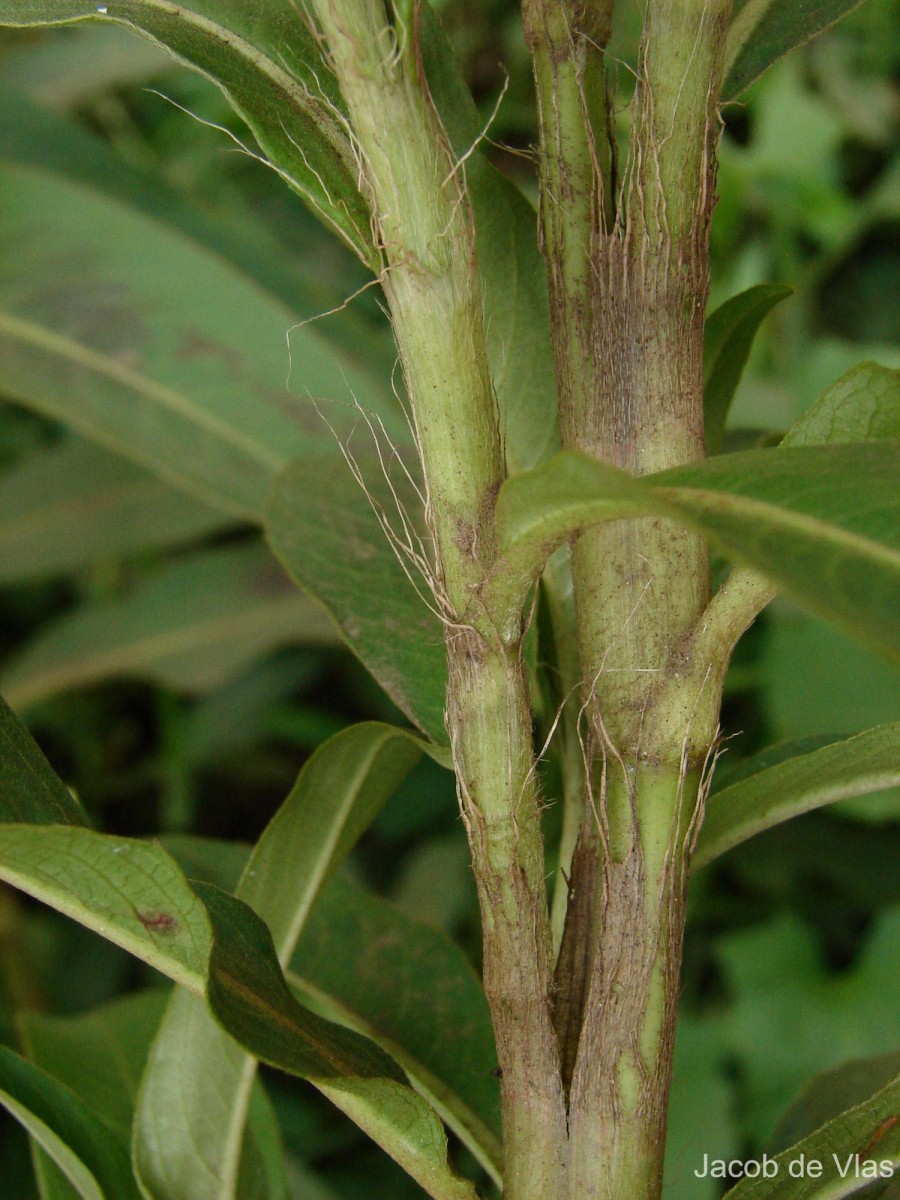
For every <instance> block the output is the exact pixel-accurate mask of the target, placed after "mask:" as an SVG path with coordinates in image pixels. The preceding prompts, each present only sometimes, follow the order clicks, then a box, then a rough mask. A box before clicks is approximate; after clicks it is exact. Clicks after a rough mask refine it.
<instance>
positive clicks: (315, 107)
mask: <svg viewBox="0 0 900 1200" xmlns="http://www.w3.org/2000/svg"><path fill="white" fill-rule="evenodd" d="M82 20H94V21H119V22H121V23H122V24H124V25H126V26H128V27H130V28H132V29H135V30H137V31H139V32H140V33H143V34H145V35H146V36H148V37H150V38H151V39H152V40H153V41H154V42H156V43H157V44H158V45H160V46H163V47H165V48H166V49H168V50H169V51H171V53H172V54H174V55H175V56H176V57H178V58H179V59H181V60H182V61H184V62H187V63H190V64H191V65H192V66H194V67H196V68H197V69H198V70H199V71H201V72H202V73H203V74H204V75H206V76H207V78H209V79H212V81H213V82H214V83H216V84H217V85H218V86H219V87H220V88H221V89H222V91H223V92H224V93H225V95H226V96H227V97H228V99H229V100H230V102H231V104H232V105H233V106H234V108H235V109H236V111H237V112H238V113H240V115H241V116H242V117H243V118H244V120H245V121H246V122H247V124H248V126H249V127H250V129H251V130H252V131H253V134H254V136H255V138H256V140H257V142H258V143H259V145H260V147H261V148H262V150H263V152H264V154H265V155H266V156H267V158H268V159H269V161H270V162H271V163H272V165H273V166H274V167H275V169H276V170H277V171H278V173H279V174H280V175H281V177H282V178H283V179H284V180H285V182H287V183H288V184H289V185H290V186H291V187H292V188H294V190H295V191H296V192H298V193H299V195H301V196H302V197H303V199H304V200H305V201H306V202H307V203H308V204H309V206H310V208H312V210H313V211H314V212H316V213H318V215H319V216H320V217H321V218H322V220H323V221H325V223H326V224H328V225H329V226H331V227H332V228H333V229H334V230H336V231H337V232H339V233H340V234H341V235H342V236H343V237H344V238H345V239H346V241H347V242H348V243H349V244H350V245H351V246H352V247H353V249H354V250H356V252H357V253H358V254H359V255H360V256H361V257H362V258H363V259H364V261H371V260H372V257H373V254H372V250H371V247H370V233H369V218H368V211H367V208H366V205H365V203H364V202H363V200H362V197H361V196H360V194H359V190H358V189H357V186H356V177H357V170H356V163H355V160H354V156H353V151H352V148H351V145H350V140H349V138H348V136H347V132H346V127H345V124H344V121H343V119H342V115H341V113H340V110H339V102H338V91H337V85H336V83H335V81H334V78H333V76H332V73H331V71H330V69H329V67H328V65H327V63H326V62H325V60H324V58H323V56H322V53H321V51H320V49H319V45H318V43H317V41H316V39H315V37H314V36H313V33H312V31H311V29H310V28H309V26H308V25H307V22H306V20H305V19H304V17H303V14H302V13H301V12H299V11H298V10H297V8H296V7H295V6H294V5H293V4H291V3H290V0H274V2H269V3H267V4H266V5H265V6H264V7H262V8H258V9H257V8H254V9H250V8H248V7H247V5H246V4H244V3H242V2H241V0H193V2H192V3H190V4H181V5H178V6H170V5H161V4H158V3H154V2H153V0H118V3H114V4H111V5H98V4H96V3H94V0H3V3H0V24H6V25H15V26H33V25H62V24H68V23H71V22H73V21H82Z"/></svg>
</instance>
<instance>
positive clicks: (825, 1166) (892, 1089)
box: [727, 1075, 900, 1200]
mask: <svg viewBox="0 0 900 1200" xmlns="http://www.w3.org/2000/svg"><path fill="white" fill-rule="evenodd" d="M898 1112H900V1075H898V1076H897V1077H896V1078H894V1079H893V1080H892V1081H891V1082H890V1083H889V1084H888V1085H887V1086H886V1087H883V1088H882V1089H881V1090H880V1091H878V1092H875V1094H874V1095H871V1096H870V1097H869V1098H868V1099H866V1100H864V1101H863V1102H862V1103H860V1104H857V1105H855V1106H854V1107H853V1108H850V1109H847V1111H846V1112H843V1113H841V1115H840V1116H838V1117H835V1118H834V1119H833V1120H831V1121H829V1122H828V1123H827V1124H825V1125H823V1126H822V1127H821V1128H820V1129H817V1130H816V1131H815V1132H814V1133H811V1134H810V1135H809V1136H808V1137H806V1138H804V1139H803V1140H802V1141H800V1142H797V1143H796V1145H794V1146H791V1147H790V1148H789V1149H787V1150H785V1151H783V1152H782V1153H781V1154H778V1155H776V1156H775V1157H774V1159H773V1161H774V1163H775V1164H776V1167H777V1170H776V1172H775V1174H774V1175H772V1176H771V1177H770V1178H768V1179H766V1178H746V1179H743V1180H742V1181H741V1182H740V1183H739V1184H738V1185H737V1187H735V1188H732V1189H731V1191H730V1192H728V1194H727V1195H728V1200H843V1198H844V1197H845V1196H853V1195H855V1194H856V1193H857V1192H861V1191H862V1190H863V1189H864V1188H866V1187H869V1186H870V1185H871V1184H872V1183H873V1182H874V1181H875V1180H877V1179H879V1178H881V1179H885V1178H890V1175H891V1174H892V1168H896V1167H897V1165H900V1122H898V1121H897V1114H898ZM801 1155H803V1161H804V1162H805V1163H810V1162H811V1161H815V1162H818V1163H821V1164H822V1174H821V1176H820V1177H817V1174H816V1173H813V1172H810V1171H809V1170H798V1169H797V1168H796V1167H795V1168H794V1171H793V1172H792V1171H791V1170H790V1166H789V1164H790V1163H791V1162H797V1161H799V1159H800V1156H801ZM882 1164H885V1165H884V1166H882Z"/></svg>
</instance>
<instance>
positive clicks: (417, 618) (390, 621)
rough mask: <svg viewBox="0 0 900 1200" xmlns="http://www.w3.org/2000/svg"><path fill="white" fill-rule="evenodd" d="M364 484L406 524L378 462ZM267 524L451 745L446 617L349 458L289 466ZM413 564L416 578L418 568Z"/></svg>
mask: <svg viewBox="0 0 900 1200" xmlns="http://www.w3.org/2000/svg"><path fill="white" fill-rule="evenodd" d="M365 483H366V488H367V491H368V493H369V495H370V496H371V497H372V501H373V503H374V504H375V505H377V506H379V508H380V510H381V511H382V512H384V513H386V514H387V516H388V517H389V519H390V520H391V522H392V525H393V526H394V528H396V529H399V528H400V518H399V517H398V515H397V509H396V505H395V502H394V498H393V497H392V496H391V494H390V492H389V490H388V488H387V486H386V484H385V482H384V480H383V478H382V476H381V474H380V469H379V467H378V465H377V464H376V465H375V466H373V467H371V468H367V469H366V470H365ZM416 502H417V498H415V497H413V501H412V503H416ZM413 519H414V518H413ZM266 528H267V532H268V536H269V541H270V543H271V546H272V549H273V550H274V551H275V553H276V555H277V556H278V558H279V559H280V560H281V562H282V563H283V564H284V566H285V568H286V569H287V571H288V572H289V574H290V575H291V576H292V577H293V578H294V580H295V581H296V582H297V583H299V584H300V586H301V587H304V588H306V589H307V590H308V591H310V592H312V594H313V595H314V596H315V597H316V598H317V599H318V600H320V601H321V602H322V603H323V604H324V605H325V607H326V609H327V610H328V612H329V613H330V614H331V616H332V618H333V619H334V621H335V623H336V624H337V626H338V628H339V629H340V631H341V633H342V634H343V636H344V638H345V639H346V641H347V643H348V645H349V646H350V648H351V649H352V650H353V651H354V653H355V654H357V655H358V656H359V657H360V659H361V660H362V662H363V663H364V664H365V666H366V667H368V669H369V670H370V671H371V672H372V674H373V675H374V676H375V678H376V679H377V680H378V682H379V683H380V684H381V686H382V687H383V688H384V690H385V691H386V692H387V694H388V695H389V696H390V697H391V699H392V700H393V701H394V703H395V704H396V705H397V706H398V707H399V708H400V709H401V710H402V711H403V712H404V713H405V714H406V715H407V716H408V717H409V718H410V720H411V721H413V722H414V723H415V724H416V725H418V727H419V728H420V729H422V730H424V732H425V733H427V734H428V735H429V736H430V737H431V738H433V739H434V740H435V741H436V742H445V741H446V738H447V735H446V731H445V729H444V698H445V695H446V690H447V665H446V659H445V656H444V639H443V630H442V628H441V624H440V621H439V620H438V619H437V618H436V617H435V616H434V614H433V613H432V612H430V611H429V608H428V604H427V603H426V600H427V601H430V600H431V598H430V597H429V596H428V595H427V585H426V583H425V581H424V580H423V579H422V578H421V577H418V578H417V579H416V586H414V585H413V583H412V582H411V581H410V578H409V577H408V576H407V574H406V572H405V571H404V567H403V566H401V563H400V561H399V560H398V558H397V556H396V555H395V553H394V551H393V549H392V547H391V546H390V544H389V542H388V540H387V536H386V535H385V532H384V530H383V528H382V526H381V523H380V521H379V517H378V515H376V512H375V511H374V510H373V507H372V504H370V502H369V500H368V499H367V497H366V495H365V494H364V493H363V490H362V487H361V486H360V484H359V483H357V481H356V479H355V478H354V477H353V475H352V474H351V472H350V470H349V468H348V467H347V465H346V464H345V463H343V462H335V461H333V460H327V459H322V460H319V461H318V462H317V461H315V460H312V459H307V460H305V461H302V462H298V463H295V464H294V465H292V466H291V467H289V468H288V469H287V470H286V471H284V472H283V473H282V474H281V475H279V476H278V478H277V479H276V480H275V483H274V485H273V488H272V493H271V497H270V501H269V509H268V514H267V520H266ZM336 547H339V550H338V552H337V553H336V552H335V550H336ZM401 553H402V552H401ZM408 568H409V571H410V574H411V575H412V576H413V578H416V568H415V567H414V566H412V564H408ZM417 588H418V593H417Z"/></svg>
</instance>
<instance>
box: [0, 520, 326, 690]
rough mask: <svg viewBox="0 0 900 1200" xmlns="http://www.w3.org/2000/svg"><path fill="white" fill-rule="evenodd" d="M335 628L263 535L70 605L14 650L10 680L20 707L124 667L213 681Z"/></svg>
mask: <svg viewBox="0 0 900 1200" xmlns="http://www.w3.org/2000/svg"><path fill="white" fill-rule="evenodd" d="M334 636H335V635H334V628H333V626H332V624H331V622H330V621H329V620H328V618H327V617H326V616H325V614H324V613H323V612H322V610H321V608H320V606H319V605H318V604H315V603H314V602H312V601H311V600H308V599H306V598H305V597H304V596H301V595H299V594H298V593H297V590H296V588H295V587H293V585H292V584H291V582H290V580H288V579H287V577H286V576H285V575H284V574H283V572H282V571H281V569H280V567H279V566H278V564H277V563H276V562H275V561H274V559H273V558H272V556H271V554H269V552H268V551H267V550H266V548H265V546H263V545H261V544H260V543H259V542H258V541H253V542H248V543H245V544H243V545H231V546H226V547H223V548H221V549H216V550H205V551H200V552H198V553H196V554H193V555H190V556H187V557H183V558H180V559H176V560H175V561H173V562H171V563H168V564H165V565H164V566H163V567H161V568H160V569H159V570H158V571H157V572H155V573H153V574H150V575H149V576H147V577H146V578H145V579H144V580H142V581H141V582H139V583H138V584H137V585H136V586H135V587H134V589H133V590H132V591H130V592H126V593H125V594H124V595H123V596H122V597H121V598H119V599H117V600H111V601H105V602H88V603H86V604H84V605H82V606H81V607H79V608H76V609H74V610H72V611H70V612H67V613H65V614H64V615H63V616H62V617H59V618H58V619H57V620H56V621H54V622H51V623H48V624H47V625H46V626H44V627H43V628H42V629H40V630H39V632H38V633H37V634H36V635H35V636H34V638H33V639H32V640H31V641H30V642H29V643H28V644H27V645H26V646H25V647H24V648H23V649H22V650H21V651H20V652H19V653H18V654H17V655H15V656H14V657H12V658H11V660H10V661H9V663H8V665H7V666H6V669H5V670H4V671H3V673H2V676H0V688H2V690H3V692H4V694H5V695H6V696H7V698H8V700H9V702H10V703H11V704H12V705H14V706H15V707H16V708H21V707H26V706H28V705H30V704H34V703H36V702H37V701H39V700H44V699H46V698H48V697H49V696H54V695H56V694H58V693H60V692H63V691H67V690H71V689H73V688H77V687H86V686H88V685H89V684H92V683H96V682H98V681H100V680H104V679H110V678H115V677H121V676H137V677H140V678H145V679H152V680H155V681H156V682H159V683H162V684H164V685H167V686H169V687H174V688H180V689H185V690H188V691H203V690H206V689H209V688H214V687H217V686H219V685H221V684H222V683H224V682H226V681H227V680H228V679H229V678H230V677H231V676H232V675H234V674H236V673H237V672H238V671H239V670H241V669H242V668H243V667H246V666H247V665H248V664H249V663H252V662H253V661H254V660H255V659H257V658H258V657H260V656H261V655H263V654H265V653H267V652H268V651H270V650H272V649H274V648H275V647H278V646H283V645H285V644H287V643H290V642H310V643H323V642H324V643H330V642H333V641H334Z"/></svg>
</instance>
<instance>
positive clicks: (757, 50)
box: [722, 0, 862, 100]
mask: <svg viewBox="0 0 900 1200" xmlns="http://www.w3.org/2000/svg"><path fill="white" fill-rule="evenodd" d="M861 3H862V0H735V4H734V8H733V16H732V22H731V29H730V30H729V33H728V44H727V46H726V50H725V84H724V86H723V88H722V99H723V100H735V99H737V97H738V96H740V94H741V92H743V91H745V89H746V88H748V87H749V86H750V84H751V83H752V82H753V81H754V79H758V78H759V76H760V75H762V73H763V71H766V70H767V69H768V68H769V67H770V66H771V65H772V63H773V62H775V61H776V60H777V59H779V58H781V57H782V55H784V54H787V53H788V52H789V51H791V50H794V49H796V47H797V46H802V45H804V44H805V43H806V42H808V41H810V40H811V39H812V38H814V37H815V36H816V35H817V34H819V33H821V32H822V30H823V29H827V28H828V26H829V25H833V24H834V23H835V21H839V20H840V19H841V17H842V16H843V15H844V14H845V13H848V12H850V10H851V9H852V8H856V7H858V5H860V4H861Z"/></svg>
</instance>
